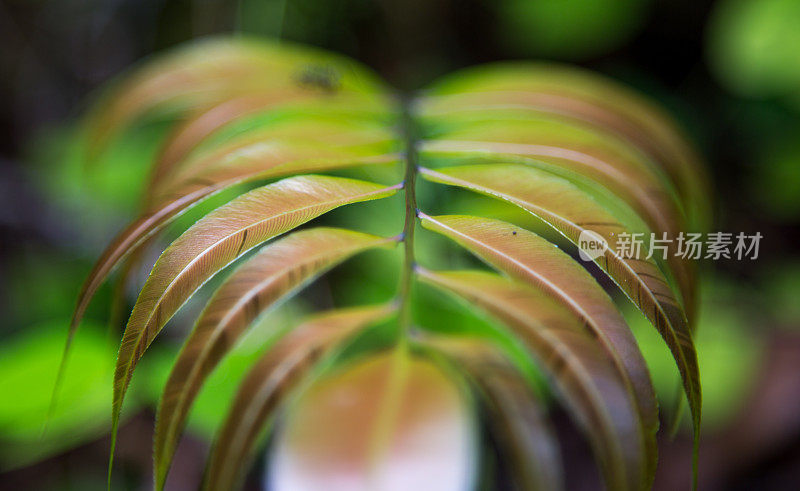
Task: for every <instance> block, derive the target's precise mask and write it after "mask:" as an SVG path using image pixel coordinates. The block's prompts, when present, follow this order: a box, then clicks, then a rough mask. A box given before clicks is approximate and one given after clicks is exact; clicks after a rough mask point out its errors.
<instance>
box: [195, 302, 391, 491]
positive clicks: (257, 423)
mask: <svg viewBox="0 0 800 491" xmlns="http://www.w3.org/2000/svg"><path fill="white" fill-rule="evenodd" d="M395 312H396V306H395V305H393V304H389V305H378V306H371V307H358V308H351V309H339V310H333V311H329V312H326V313H322V314H318V315H317V316H314V317H312V318H311V319H310V320H308V321H307V322H305V323H303V324H302V325H300V326H298V327H297V328H295V329H294V330H292V331H291V332H290V333H289V334H287V335H286V336H285V337H284V338H283V339H281V340H280V341H279V342H278V343H277V344H276V345H275V346H274V347H273V348H271V349H269V350H268V351H266V352H265V353H264V356H263V357H262V358H261V359H260V360H259V361H258V363H257V364H256V365H255V366H254V367H253V369H252V370H251V371H250V373H249V374H248V375H247V377H246V378H245V380H244V381H243V382H242V384H241V386H240V388H239V391H238V392H237V394H236V397H235V400H234V402H233V404H232V406H231V410H230V412H229V413H228V416H227V418H226V419H225V422H224V423H223V426H222V428H221V430H220V432H219V435H218V437H217V439H216V441H215V443H214V446H213V447H212V450H211V454H210V456H209V460H208V465H207V467H206V478H205V483H204V488H205V489H212V490H216V489H231V488H232V487H233V486H234V484H235V482H236V480H237V477H238V473H239V470H240V468H241V467H242V466H243V465H244V463H245V462H246V461H247V460H248V456H249V453H250V450H251V448H252V446H253V445H254V443H255V440H256V438H257V436H258V434H259V432H260V431H259V430H260V428H262V427H263V426H264V424H266V422H267V420H268V419H269V418H270V417H271V416H272V415H273V413H274V411H275V410H276V408H277V406H278V405H279V404H280V403H281V402H282V401H283V400H284V399H285V396H286V395H287V392H288V391H289V390H291V388H292V387H293V386H295V385H296V384H297V383H298V382H299V381H300V379H301V378H302V377H303V376H304V374H305V373H306V372H308V370H309V369H310V368H311V366H313V365H314V363H315V362H317V361H318V360H320V359H321V358H322V357H324V356H325V354H326V353H327V352H329V351H330V350H331V349H332V348H333V347H335V346H336V344H337V343H339V342H341V341H342V340H344V339H345V338H347V337H348V336H350V335H352V334H354V333H355V332H356V331H358V330H360V329H363V328H365V327H368V326H369V325H371V324H374V323H376V322H378V321H380V320H382V319H385V318H387V317H388V316H389V315H392V314H393V313H395Z"/></svg>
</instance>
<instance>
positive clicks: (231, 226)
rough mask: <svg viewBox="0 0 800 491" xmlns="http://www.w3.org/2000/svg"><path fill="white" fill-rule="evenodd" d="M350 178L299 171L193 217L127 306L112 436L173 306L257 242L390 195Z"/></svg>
mask: <svg viewBox="0 0 800 491" xmlns="http://www.w3.org/2000/svg"><path fill="white" fill-rule="evenodd" d="M397 188H398V186H393V187H389V188H385V187H382V186H380V185H377V184H372V183H368V182H363V181H356V180H353V179H344V178H337V177H325V176H299V177H292V178H288V179H284V180H282V181H279V182H276V183H274V184H269V185H267V186H264V187H261V188H258V189H255V190H253V191H250V192H249V193H246V194H244V195H242V196H240V197H239V198H237V199H235V200H233V201H231V202H230V203H228V204H227V205H224V206H222V207H220V208H218V209H217V210H215V211H214V212H212V213H210V214H209V215H207V216H206V217H205V218H203V219H202V220H200V221H199V222H197V223H196V224H195V225H194V226H192V227H191V228H190V229H189V230H187V231H186V232H185V233H184V234H183V235H181V236H180V237H179V238H178V239H177V240H176V241H175V242H173V243H172V245H170V246H169V247H168V248H167V250H165V251H164V253H163V254H161V257H159V259H158V261H156V264H155V266H153V270H152V271H151V273H150V277H149V278H148V279H147V282H146V283H145V285H144V287H142V291H141V293H140V294H139V298H138V299H137V301H136V304H135V305H134V307H133V312H132V313H131V317H130V319H129V320H128V325H127V327H126V328H125V333H124V335H123V337H122V343H121V344H120V351H119V355H118V357H117V366H116V370H115V373H114V403H113V408H112V415H113V418H112V456H113V445H114V434H115V430H116V423H117V420H118V416H119V412H120V410H121V408H122V400H123V398H124V396H125V390H126V388H127V386H128V383H129V382H130V378H131V375H132V374H133V370H134V368H135V366H136V363H137V362H138V361H139V359H140V358H141V356H142V354H143V353H144V351H145V350H146V349H147V347H148V346H149V345H150V343H151V342H152V341H153V339H154V338H155V336H156V335H157V334H158V332H159V331H160V330H161V328H162V327H163V326H164V324H166V322H167V321H168V320H169V319H170V317H172V315H173V314H174V313H175V311H177V310H178V308H180V306H181V305H182V304H183V303H184V302H185V301H186V300H187V299H188V298H189V297H190V296H191V295H192V293H193V292H194V291H195V290H197V289H198V288H199V287H200V286H201V285H202V284H203V283H204V282H205V281H206V280H208V279H209V278H210V277H211V276H213V275H214V274H215V273H216V272H217V271H219V270H220V269H222V268H223V267H225V266H226V265H227V264H229V263H231V262H232V261H233V260H235V259H236V258H237V257H239V256H241V255H242V254H243V253H245V252H247V251H248V250H250V249H251V248H253V247H255V246H257V245H258V244H260V243H262V242H264V241H266V240H268V239H270V238H272V237H275V236H276V235H279V234H281V233H283V232H286V231H288V230H291V229H293V228H294V227H297V226H298V225H301V224H303V223H305V222H307V221H309V220H311V219H313V218H315V217H317V216H319V215H321V214H323V213H326V212H328V211H330V210H332V209H334V208H337V207H339V206H342V205H346V204H350V203H357V202H359V201H369V200H373V199H380V198H384V197H387V196H390V195H392V194H394V193H395V191H396V190H397Z"/></svg>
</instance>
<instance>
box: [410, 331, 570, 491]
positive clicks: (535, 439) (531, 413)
mask: <svg viewBox="0 0 800 491" xmlns="http://www.w3.org/2000/svg"><path fill="white" fill-rule="evenodd" d="M418 342H419V344H420V345H421V346H423V347H426V348H430V349H433V350H435V351H438V352H441V353H443V354H445V355H446V356H448V357H450V358H452V359H453V362H454V363H455V364H457V365H458V366H459V368H462V369H464V370H465V371H466V372H467V374H468V375H469V376H470V377H471V378H472V379H473V380H474V382H475V384H476V385H477V386H478V388H479V390H480V391H481V392H482V394H483V396H484V397H483V398H484V401H485V403H486V404H487V406H488V409H489V415H490V420H489V425H490V427H491V428H492V429H493V430H494V432H495V438H497V439H498V440H499V441H500V452H501V455H502V454H503V453H505V452H508V453H510V460H511V462H512V464H513V465H512V468H513V470H514V474H513V476H512V477H513V478H514V482H516V484H517V487H516V488H515V489H533V490H536V489H538V490H558V489H562V488H563V475H562V474H563V469H562V464H561V456H560V453H559V448H558V442H557V441H556V439H555V436H554V435H553V432H552V430H551V429H550V427H549V425H548V424H547V423H546V421H545V419H544V414H543V411H542V408H541V407H540V403H539V401H537V400H536V398H535V397H534V395H533V393H532V390H531V387H530V386H529V385H528V384H527V383H526V381H525V379H524V378H523V377H522V375H521V374H520V373H519V372H518V371H517V370H516V368H515V367H514V366H513V365H512V364H511V363H509V361H508V360H507V359H506V358H505V357H503V355H501V354H500V352H499V350H497V349H493V348H492V347H491V345H489V344H487V342H486V340H485V339H478V338H452V337H444V336H435V335H425V336H422V337H421V339H419V340H418Z"/></svg>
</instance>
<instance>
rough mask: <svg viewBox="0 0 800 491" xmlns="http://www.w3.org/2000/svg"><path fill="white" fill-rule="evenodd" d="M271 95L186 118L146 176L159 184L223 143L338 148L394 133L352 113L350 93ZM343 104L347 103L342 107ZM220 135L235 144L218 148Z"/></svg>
mask: <svg viewBox="0 0 800 491" xmlns="http://www.w3.org/2000/svg"><path fill="white" fill-rule="evenodd" d="M273 99H274V97H266V96H263V95H254V96H244V97H241V98H236V99H233V100H230V101H226V102H223V103H221V104H219V105H217V106H214V107H212V108H210V109H209V110H207V111H205V112H203V113H201V114H199V115H197V116H194V117H191V118H189V119H188V120H187V121H186V122H185V123H183V124H181V125H180V126H179V127H178V128H176V130H175V131H173V132H172V134H171V135H170V136H169V138H168V139H167V140H166V141H165V142H164V145H163V150H162V151H161V154H160V155H159V157H158V159H157V160H156V162H155V165H154V166H153V168H152V170H151V173H150V176H151V177H150V179H149V181H150V182H151V183H152V184H153V185H161V183H162V181H163V180H164V178H165V177H169V176H170V174H171V171H172V170H173V169H178V168H186V167H193V165H192V162H198V161H199V162H202V161H204V160H205V161H207V160H211V161H214V160H215V158H216V157H217V155H218V154H219V153H222V154H223V155H224V154H226V153H227V152H226V148H234V149H235V148H238V147H239V146H240V145H242V144H244V145H245V146H246V145H250V144H252V143H253V142H254V141H264V142H266V141H274V142H282V143H297V144H300V145H302V147H300V148H303V149H305V148H307V147H308V146H309V144H315V146H316V144H319V143H326V144H328V145H335V146H336V147H338V148H342V147H346V146H353V145H364V144H373V145H374V144H375V143H378V142H382V141H386V140H394V139H395V138H396V135H394V134H392V132H391V131H389V130H388V129H387V128H386V127H385V124H384V122H383V121H382V120H379V121H374V120H369V119H366V120H365V119H363V118H355V117H354V111H353V109H352V105H353V103H354V101H353V100H349V98H348V100H346V101H342V100H340V99H342V97H338V98H336V99H335V100H330V99H325V100H321V101H320V100H314V102H315V103H314V104H309V105H305V106H299V107H298V106H297V105H293V106H292V107H291V109H290V108H287V107H282V106H280V105H278V107H276V101H275V100H273ZM345 104H347V109H344V108H342V106H343V105H345ZM345 111H347V112H345ZM293 113H297V114H293ZM353 119H354V120H355V121H351V120H353ZM242 135H244V138H242ZM226 136H227V139H226V138H225V137H226ZM220 140H221V141H222V142H223V143H229V142H232V143H233V145H225V144H223V145H222V148H221V149H218V148H216V147H218V146H219V145H220V144H219V141H220ZM214 144H216V145H215V146H214ZM209 146H214V148H212V151H208V147H209ZM295 147H297V145H295ZM200 150H205V151H200ZM198 151H200V154H201V155H200V156H199V158H198V156H197V155H196V154H197V152H198ZM223 158H224V157H223ZM187 160H188V161H189V162H185V161H187Z"/></svg>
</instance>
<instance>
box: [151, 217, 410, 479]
mask: <svg viewBox="0 0 800 491" xmlns="http://www.w3.org/2000/svg"><path fill="white" fill-rule="evenodd" d="M394 242H395V240H394V239H385V238H382V237H377V236H373V235H368V234H363V233H360V232H352V231H349V230H343V229H332V228H313V229H308V230H303V231H299V232H295V233H293V234H291V235H289V236H287V237H285V238H283V239H280V240H278V241H276V242H274V243H271V244H269V245H267V246H265V247H264V248H263V249H262V250H261V251H259V252H258V254H257V255H255V256H254V257H253V258H251V259H250V260H248V261H247V262H246V263H245V264H244V265H243V266H241V267H240V268H239V269H237V270H236V272H235V273H234V274H233V275H232V276H231V277H230V278H228V279H227V280H226V281H225V283H224V284H223V285H222V286H221V287H220V288H219V289H218V290H217V291H216V293H215V294H214V296H213V297H212V298H211V300H210V301H209V302H208V305H207V306H206V308H205V310H204V311H203V313H202V314H201V316H200V318H199V319H198V321H197V324H196V325H195V328H194V330H193V332H192V334H191V336H190V337H189V339H188V340H187V341H186V343H185V344H184V346H183V349H182V350H181V353H180V355H179V356H178V359H177V361H176V362H175V366H174V367H173V369H172V372H171V374H170V377H169V380H168V381H167V383H166V385H165V387H164V392H163V395H162V397H161V402H160V405H159V410H158V417H157V418H156V431H155V437H154V441H155V443H154V465H155V475H156V487H157V488H158V489H161V488H163V486H164V483H165V480H166V475H167V472H168V470H169V466H170V463H171V460H172V456H173V454H174V452H175V447H176V445H177V443H178V439H179V438H180V434H181V432H182V431H183V427H184V425H185V421H186V417H187V415H188V413H189V409H190V407H191V405H192V402H193V401H194V398H195V397H196V395H197V393H198V392H199V391H200V388H201V386H202V384H203V383H204V382H205V380H206V378H207V376H208V375H209V374H210V373H211V371H212V370H213V369H214V367H216V366H217V364H218V363H219V361H220V360H221V359H222V357H223V356H225V354H226V353H227V352H228V351H229V350H230V349H231V348H232V346H233V345H234V344H235V342H236V341H237V339H239V337H240V336H241V334H242V333H243V332H244V330H245V329H246V328H247V326H248V325H250V323H251V322H252V321H253V320H254V319H255V318H256V317H258V316H259V315H260V314H261V313H262V312H264V311H265V310H267V309H269V308H270V307H272V306H274V305H276V304H277V303H278V302H280V301H282V300H284V299H285V298H287V297H288V296H290V295H292V294H293V293H294V292H296V291H297V290H298V289H300V288H302V287H303V286H304V285H306V284H307V283H308V282H310V281H312V280H313V279H314V278H316V277H317V276H319V275H320V274H322V273H324V272H325V271H326V270H328V269H330V268H331V267H333V266H334V265H336V264H338V263H340V262H341V261H343V260H345V259H347V258H348V257H350V256H352V255H354V254H357V253H359V252H361V251H364V250H366V249H370V248H375V247H380V246H388V245H391V244H393V243H394Z"/></svg>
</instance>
